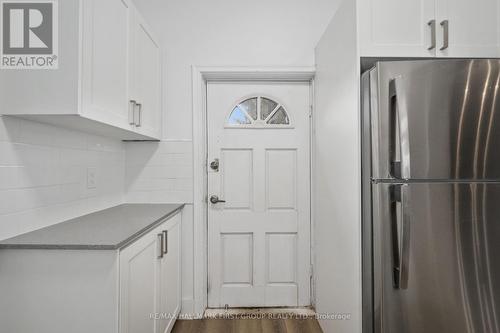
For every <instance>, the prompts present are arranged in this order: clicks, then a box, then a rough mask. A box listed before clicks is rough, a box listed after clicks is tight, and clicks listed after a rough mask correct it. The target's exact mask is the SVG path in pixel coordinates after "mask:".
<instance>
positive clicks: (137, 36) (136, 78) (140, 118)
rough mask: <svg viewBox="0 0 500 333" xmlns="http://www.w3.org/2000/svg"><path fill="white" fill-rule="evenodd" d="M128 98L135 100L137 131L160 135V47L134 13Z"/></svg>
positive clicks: (138, 16) (140, 18) (139, 17)
mask: <svg viewBox="0 0 500 333" xmlns="http://www.w3.org/2000/svg"><path fill="white" fill-rule="evenodd" d="M131 34H132V36H133V45H132V48H131V58H132V64H131V70H130V71H131V82H130V83H131V99H132V100H135V101H136V102H137V103H138V106H137V107H136V109H137V110H136V111H137V112H136V119H135V123H136V124H137V125H138V126H139V127H136V130H137V131H138V132H139V133H143V134H146V135H150V136H153V137H160V131H161V91H160V89H161V65H160V62H161V59H160V46H159V45H158V43H157V42H156V40H155V38H154V37H153V35H152V34H151V30H150V29H149V28H148V26H147V25H146V23H145V21H144V19H143V18H142V17H141V15H139V13H136V14H135V15H134V22H133V24H132V33H131Z"/></svg>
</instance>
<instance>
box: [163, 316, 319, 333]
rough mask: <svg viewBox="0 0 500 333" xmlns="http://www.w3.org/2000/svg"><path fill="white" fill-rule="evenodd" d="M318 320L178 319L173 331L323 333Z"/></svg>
mask: <svg viewBox="0 0 500 333" xmlns="http://www.w3.org/2000/svg"><path fill="white" fill-rule="evenodd" d="M322 332H323V331H322V330H321V327H320V326H319V324H318V321H317V320H316V319H314V318H307V319H295V318H294V319H291V318H290V319H288V318H287V319H201V320H178V321H177V322H176V324H175V326H174V328H173V330H172V333H322Z"/></svg>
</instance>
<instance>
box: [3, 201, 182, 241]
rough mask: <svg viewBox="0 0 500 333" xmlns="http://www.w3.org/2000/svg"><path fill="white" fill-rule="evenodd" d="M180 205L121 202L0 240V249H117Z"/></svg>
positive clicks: (170, 213) (156, 223) (155, 224)
mask: <svg viewBox="0 0 500 333" xmlns="http://www.w3.org/2000/svg"><path fill="white" fill-rule="evenodd" d="M183 207H184V205H183V204H123V205H119V206H116V207H112V208H108V209H104V210H101V211H98V212H95V213H91V214H87V215H84V216H81V217H77V218H74V219H71V220H68V221H66V222H62V223H58V224H55V225H52V226H49V227H46V228H43V229H39V230H35V231H32V232H28V233H26V234H23V235H20V236H16V237H14V238H10V239H7V240H4V241H1V242H0V249H63V250H117V249H120V248H123V247H125V246H127V245H128V244H130V243H132V242H133V241H135V240H136V239H137V238H139V237H141V236H142V235H144V234H145V233H147V232H148V231H150V230H151V229H153V228H154V227H156V226H157V225H158V224H160V223H161V222H163V221H164V220H165V219H168V218H169V217H171V216H173V215H175V213H177V212H178V211H179V210H181V209H182V208H183Z"/></svg>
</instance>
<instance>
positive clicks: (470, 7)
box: [437, 0, 500, 58]
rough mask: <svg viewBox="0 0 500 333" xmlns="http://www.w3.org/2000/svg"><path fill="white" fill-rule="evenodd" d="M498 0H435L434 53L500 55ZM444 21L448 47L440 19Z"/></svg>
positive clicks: (445, 55)
mask: <svg viewBox="0 0 500 333" xmlns="http://www.w3.org/2000/svg"><path fill="white" fill-rule="evenodd" d="M499 9H500V2H499V1H498V0H474V1H471V0H440V1H437V22H438V25H437V43H438V44H437V46H438V47H437V56H438V57H455V58H466V57H472V58H490V57H491V58H493V57H499V56H500V48H499V45H500V43H499V39H500V10H499ZM445 20H447V21H448V38H449V41H448V47H447V48H446V49H444V50H440V48H441V47H443V46H444V37H445V31H444V26H442V25H441V24H440V23H441V22H444V21H445Z"/></svg>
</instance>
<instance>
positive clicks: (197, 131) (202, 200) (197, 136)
mask: <svg viewBox="0 0 500 333" xmlns="http://www.w3.org/2000/svg"><path fill="white" fill-rule="evenodd" d="M191 72H192V97H193V99H192V103H193V104H192V110H193V111H192V112H193V113H192V115H193V247H194V248H193V253H194V267H193V274H194V280H193V284H194V285H193V289H194V290H193V296H194V313H195V314H197V315H201V314H203V312H204V311H205V309H206V307H207V304H208V292H207V287H208V267H207V262H208V228H207V220H208V217H207V202H206V198H207V190H208V186H207V174H206V159H207V130H206V121H207V119H206V114H207V108H206V105H207V94H206V91H207V82H208V81H249V82H251V81H275V82H304V81H306V82H310V83H311V89H312V88H313V87H314V84H313V82H314V77H315V75H316V68H315V67H309V66H306V67H204V66H192V69H191ZM311 103H313V100H311ZM311 135H312V132H311ZM311 154H312V151H311ZM311 171H312V169H311ZM312 195H313V192H312V191H311V196H312ZM311 211H312V206H311ZM311 224H312V220H311ZM311 295H312V293H311Z"/></svg>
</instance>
